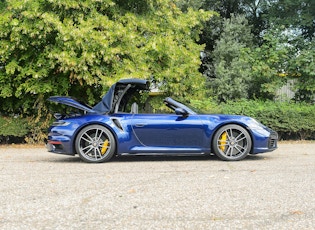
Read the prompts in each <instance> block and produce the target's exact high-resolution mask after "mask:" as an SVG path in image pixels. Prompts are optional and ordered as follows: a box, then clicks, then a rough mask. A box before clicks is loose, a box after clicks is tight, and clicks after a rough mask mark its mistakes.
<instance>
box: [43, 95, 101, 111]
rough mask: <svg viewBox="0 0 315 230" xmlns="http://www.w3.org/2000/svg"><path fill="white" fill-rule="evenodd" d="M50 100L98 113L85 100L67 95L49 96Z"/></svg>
mask: <svg viewBox="0 0 315 230" xmlns="http://www.w3.org/2000/svg"><path fill="white" fill-rule="evenodd" d="M48 101H52V102H56V103H60V104H64V105H68V106H71V107H74V108H77V109H80V110H83V111H87V112H89V113H97V112H96V111H95V110H93V109H92V108H90V107H89V106H88V105H86V104H84V103H83V102H79V101H77V100H76V99H74V98H72V97H65V96H52V97H49V98H48Z"/></svg>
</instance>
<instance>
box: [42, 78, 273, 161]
mask: <svg viewBox="0 0 315 230" xmlns="http://www.w3.org/2000/svg"><path fill="white" fill-rule="evenodd" d="M149 85H150V84H149V81H147V80H141V79H123V80H120V81H118V82H117V83H115V84H114V85H113V86H112V87H111V88H110V89H109V91H108V92H107V94H105V96H104V97H103V98H102V100H101V101H100V102H99V103H97V104H96V105H95V106H94V107H91V106H88V105H86V104H84V103H81V102H79V101H77V100H75V99H74V98H71V97H64V96H53V97H50V98H49V100H50V101H52V102H57V103H60V104H65V105H67V106H71V107H74V108H76V109H77V110H79V111H81V112H80V113H71V114H60V113H58V114H55V115H54V116H55V118H56V121H55V122H54V123H53V124H52V125H51V127H50V128H49V133H48V140H47V144H46V146H47V149H48V151H49V152H53V153H58V154H68V155H75V154H78V155H79V156H80V158H81V159H82V160H83V161H85V162H106V161H109V160H110V159H111V158H112V157H113V156H114V155H118V156H119V155H186V154H187V155H205V154H211V153H214V154H215V155H217V156H218V157H219V158H220V159H222V160H227V161H237V160H242V159H244V158H245V157H246V156H247V155H248V154H257V153H264V152H270V151H273V150H275V149H276V148H277V139H278V135H277V133H276V132H275V131H273V130H271V129H270V128H268V127H266V126H264V125H262V124H261V123H259V122H258V121H256V120H255V119H253V118H250V117H246V116H239V115H223V114H201V113H197V112H195V110H193V109H191V108H190V107H189V106H186V105H184V104H183V103H180V102H178V101H176V100H174V99H172V98H170V97H167V98H165V99H164V104H165V106H167V107H168V108H169V109H170V110H171V111H173V112H172V113H165V114H162V113H161V114H153V113H142V112H139V105H138V104H137V103H136V102H133V101H132V99H133V98H134V97H133V95H135V94H136V93H139V92H143V91H148V90H149V89H150V86H149Z"/></svg>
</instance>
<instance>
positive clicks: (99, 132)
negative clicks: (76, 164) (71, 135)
mask: <svg viewBox="0 0 315 230" xmlns="http://www.w3.org/2000/svg"><path fill="white" fill-rule="evenodd" d="M75 149H76V152H77V153H78V154H79V156H80V158H81V159H82V160H83V161H85V162H89V163H101V162H106V161H109V160H110V159H111V158H112V156H113V155H114V153H115V151H116V142H115V138H114V136H113V134H112V133H111V132H110V131H109V130H108V129H107V128H105V127H104V126H101V125H90V126H87V127H85V128H83V129H82V130H81V131H80V132H79V134H78V135H77V138H76V140H75Z"/></svg>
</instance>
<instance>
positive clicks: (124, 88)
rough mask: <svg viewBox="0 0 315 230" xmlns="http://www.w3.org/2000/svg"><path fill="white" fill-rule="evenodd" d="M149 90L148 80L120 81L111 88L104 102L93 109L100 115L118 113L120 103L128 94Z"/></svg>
mask: <svg viewBox="0 0 315 230" xmlns="http://www.w3.org/2000/svg"><path fill="white" fill-rule="evenodd" d="M149 88H150V82H149V81H148V80H142V79H136V78H131V79H122V80H119V81H118V82H116V83H115V84H114V85H112V86H111V87H110V89H109V91H108V92H107V93H106V94H105V95H104V96H103V98H102V100H101V101H100V102H99V103H97V104H96V105H95V106H94V107H93V110H95V111H96V112H98V113H112V112H117V111H118V108H119V105H120V102H121V100H122V98H123V97H124V95H125V94H126V93H127V92H128V93H130V94H132V93H133V92H135V91H137V90H149Z"/></svg>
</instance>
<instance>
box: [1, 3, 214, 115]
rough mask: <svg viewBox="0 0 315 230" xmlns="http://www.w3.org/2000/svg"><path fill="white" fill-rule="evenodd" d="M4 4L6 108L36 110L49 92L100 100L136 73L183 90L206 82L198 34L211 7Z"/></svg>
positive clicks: (6, 110)
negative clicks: (118, 83) (196, 8)
mask: <svg viewBox="0 0 315 230" xmlns="http://www.w3.org/2000/svg"><path fill="white" fill-rule="evenodd" d="M0 9H1V13H0V28H1V30H0V39H1V40H0V84H1V88H0V101H1V105H2V108H1V110H2V113H23V114H32V113H34V111H36V110H39V109H40V108H43V107H45V99H46V98H47V97H48V96H50V95H72V96H75V97H77V98H79V99H82V100H85V101H88V103H90V104H94V103H96V102H97V101H98V100H99V97H100V96H101V95H102V94H103V93H104V91H105V90H106V89H107V87H108V86H109V85H111V84H112V83H114V82H115V81H117V80H118V79H121V78H129V77H137V78H151V77H153V78H154V79H156V80H157V81H159V82H163V83H164V84H163V85H162V86H161V87H162V89H164V90H165V91H166V92H167V93H169V94H171V93H172V94H174V95H176V96H179V97H184V96H185V95H188V94H191V93H194V92H198V91H201V90H202V89H203V81H204V80H203V77H202V76H201V74H200V73H199V72H198V68H199V65H200V60H199V52H200V50H202V49H203V46H202V45H198V44H197V43H196V41H198V39H199V33H200V29H201V26H202V22H203V21H206V20H208V19H209V18H210V17H211V15H212V13H210V12H205V11H202V10H200V11H196V10H192V9H187V12H185V13H183V12H182V11H181V10H180V9H179V8H178V7H177V6H176V5H174V4H173V3H172V1H169V0H156V1H152V0H147V1H142V2H141V4H139V3H138V2H137V1H134V0H128V1H121V0H116V1H113V0H83V1H74V0H56V1H52V0H49V1H41V0H33V1H23V2H21V1H19V0H11V1H7V2H6V4H2V5H1V8H0ZM34 104H35V106H34Z"/></svg>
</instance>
